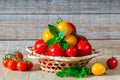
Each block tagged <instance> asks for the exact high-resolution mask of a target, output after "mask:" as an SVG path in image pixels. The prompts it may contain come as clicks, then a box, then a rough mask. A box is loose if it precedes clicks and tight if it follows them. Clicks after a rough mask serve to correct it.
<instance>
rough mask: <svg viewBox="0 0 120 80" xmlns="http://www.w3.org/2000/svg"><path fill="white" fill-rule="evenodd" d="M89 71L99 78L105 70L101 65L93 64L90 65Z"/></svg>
mask: <svg viewBox="0 0 120 80" xmlns="http://www.w3.org/2000/svg"><path fill="white" fill-rule="evenodd" d="M91 71H92V73H93V74H94V75H96V76H100V75H102V74H104V73H105V72H106V68H105V66H104V65H103V64H101V63H95V64H93V65H92V68H91Z"/></svg>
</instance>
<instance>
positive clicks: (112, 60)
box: [106, 57, 118, 69]
mask: <svg viewBox="0 0 120 80" xmlns="http://www.w3.org/2000/svg"><path fill="white" fill-rule="evenodd" d="M106 63H107V66H108V68H109V69H115V68H116V67H117V66H118V61H117V60H116V58H115V57H112V58H109V59H108V60H107V62H106Z"/></svg>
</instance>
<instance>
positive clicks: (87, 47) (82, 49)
mask: <svg viewBox="0 0 120 80" xmlns="http://www.w3.org/2000/svg"><path fill="white" fill-rule="evenodd" d="M77 47H78V56H86V55H90V54H92V46H91V44H90V43H89V42H86V41H79V42H78V44H77Z"/></svg>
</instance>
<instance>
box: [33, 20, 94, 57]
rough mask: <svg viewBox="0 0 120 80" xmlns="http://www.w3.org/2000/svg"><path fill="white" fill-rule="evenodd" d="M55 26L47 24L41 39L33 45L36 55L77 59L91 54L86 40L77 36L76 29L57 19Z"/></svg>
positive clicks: (71, 24)
mask: <svg viewBox="0 0 120 80" xmlns="http://www.w3.org/2000/svg"><path fill="white" fill-rule="evenodd" d="M56 23H57V24H56V25H51V24H48V28H47V29H45V30H44V32H43V38H41V39H39V40H37V41H36V42H35V44H34V50H35V52H36V53H37V54H43V55H45V56H62V57H77V56H86V55H90V54H91V53H92V46H91V44H90V43H89V42H88V40H87V38H86V37H85V36H83V35H80V34H77V31H76V27H75V25H74V24H73V23H71V22H65V21H62V19H61V18H59V19H58V20H57V21H56Z"/></svg>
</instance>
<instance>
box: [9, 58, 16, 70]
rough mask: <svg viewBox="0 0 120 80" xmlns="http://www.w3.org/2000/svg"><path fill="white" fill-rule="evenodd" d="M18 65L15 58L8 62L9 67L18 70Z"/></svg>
mask: <svg viewBox="0 0 120 80" xmlns="http://www.w3.org/2000/svg"><path fill="white" fill-rule="evenodd" d="M16 65H17V63H16V62H15V61H13V60H9V62H8V64H7V68H8V69H10V70H16Z"/></svg>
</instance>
